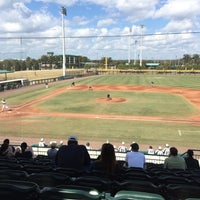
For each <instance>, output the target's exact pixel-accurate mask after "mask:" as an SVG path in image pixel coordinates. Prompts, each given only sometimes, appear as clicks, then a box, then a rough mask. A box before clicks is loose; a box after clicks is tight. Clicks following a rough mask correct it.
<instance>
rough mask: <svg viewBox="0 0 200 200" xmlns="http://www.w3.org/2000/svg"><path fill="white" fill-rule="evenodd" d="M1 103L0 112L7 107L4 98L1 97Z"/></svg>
mask: <svg viewBox="0 0 200 200" xmlns="http://www.w3.org/2000/svg"><path fill="white" fill-rule="evenodd" d="M1 104H2V109H1V112H3V111H4V110H5V109H7V110H8V109H9V108H8V105H7V103H6V100H5V99H4V98H2V99H1Z"/></svg>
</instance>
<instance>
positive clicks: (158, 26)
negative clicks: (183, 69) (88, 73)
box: [0, 0, 200, 62]
mask: <svg viewBox="0 0 200 200" xmlns="http://www.w3.org/2000/svg"><path fill="white" fill-rule="evenodd" d="M62 7H64V8H66V10H67V13H66V16H63V15H62V12H61V8H62ZM0 10H1V12H0V46H1V49H0V59H1V60H2V59H7V58H12V59H26V58H27V57H31V58H36V59H38V58H40V57H41V56H42V55H46V54H47V52H54V55H62V53H63V50H62V48H63V28H64V33H65V53H66V54H69V55H81V56H87V57H88V58H89V59H91V60H94V59H95V60H99V59H101V58H103V57H111V58H112V59H124V60H126V59H127V61H131V62H132V61H133V60H137V59H139V58H141V57H142V59H148V60H152V61H156V60H159V59H179V58H182V57H183V55H184V54H190V55H193V54H200V14H199V13H200V12H199V10H200V0H70V1H69V0H1V1H0ZM63 19H64V23H63V21H62V20H63ZM63 24H64V25H63Z"/></svg>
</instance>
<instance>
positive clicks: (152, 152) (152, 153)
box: [147, 146, 155, 155]
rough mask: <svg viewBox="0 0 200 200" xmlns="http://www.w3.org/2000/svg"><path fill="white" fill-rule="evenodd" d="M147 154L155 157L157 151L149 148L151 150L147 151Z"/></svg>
mask: <svg viewBox="0 0 200 200" xmlns="http://www.w3.org/2000/svg"><path fill="white" fill-rule="evenodd" d="M147 154H149V155H154V154H155V151H154V149H153V147H152V146H149V148H148V150H147Z"/></svg>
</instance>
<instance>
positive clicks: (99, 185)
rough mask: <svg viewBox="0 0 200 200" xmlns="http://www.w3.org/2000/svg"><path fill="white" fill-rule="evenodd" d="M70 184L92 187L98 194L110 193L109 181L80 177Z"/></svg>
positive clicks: (93, 177) (94, 177)
mask: <svg viewBox="0 0 200 200" xmlns="http://www.w3.org/2000/svg"><path fill="white" fill-rule="evenodd" d="M72 184H74V185H79V186H86V187H93V188H95V189H96V190H98V191H99V192H110V189H111V184H112V182H111V181H110V180H109V179H106V178H100V177H96V176H81V177H77V178H76V179H74V180H73V182H72Z"/></svg>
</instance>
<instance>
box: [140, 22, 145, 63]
mask: <svg viewBox="0 0 200 200" xmlns="http://www.w3.org/2000/svg"><path fill="white" fill-rule="evenodd" d="M140 28H141V33H140V67H142V45H143V28H144V25H140Z"/></svg>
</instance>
